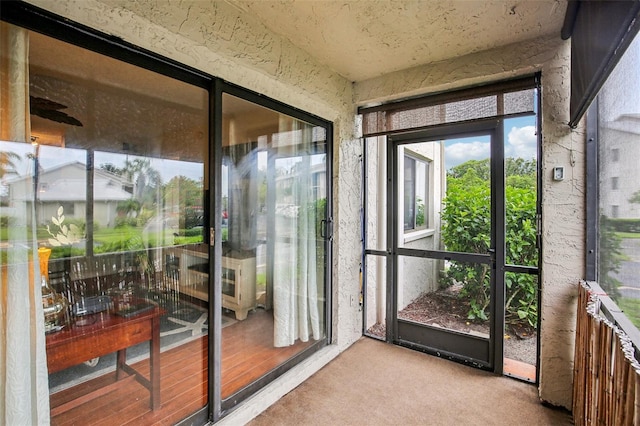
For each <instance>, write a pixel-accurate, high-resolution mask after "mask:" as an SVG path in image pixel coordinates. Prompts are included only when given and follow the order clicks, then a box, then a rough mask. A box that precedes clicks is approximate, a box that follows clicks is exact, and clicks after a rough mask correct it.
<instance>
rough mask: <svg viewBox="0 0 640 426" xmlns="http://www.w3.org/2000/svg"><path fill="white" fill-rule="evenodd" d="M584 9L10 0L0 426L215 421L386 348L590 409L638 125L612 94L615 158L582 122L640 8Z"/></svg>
mask: <svg viewBox="0 0 640 426" xmlns="http://www.w3.org/2000/svg"><path fill="white" fill-rule="evenodd" d="M588 3H592V4H593V5H596V6H593V5H592V6H584V4H583V2H574V1H569V2H567V1H552V0H550V1H543V2H523V3H513V4H507V3H505V2H502V1H499V2H489V3H486V2H483V3H482V4H480V3H478V4H473V3H465V2H457V1H453V2H446V3H442V4H437V5H435V4H431V3H429V4H427V3H426V2H425V3H423V2H410V1H407V2H381V3H370V2H360V1H356V2H345V3H338V2H321V3H317V2H297V1H290V2H254V1H217V2H200V1H193V2H186V3H185V2H167V3H157V2H120V1H93V0H91V1H65V2H53V1H48V0H30V1H24V2H22V1H18V2H3V4H2V7H1V8H0V12H1V13H2V22H1V25H2V63H1V70H2V81H1V82H0V83H1V88H2V102H1V107H2V116H1V118H2V122H1V123H0V124H1V125H0V130H1V133H0V136H1V140H2V142H1V143H2V146H1V148H0V155H1V157H0V158H1V159H2V162H1V165H2V192H1V193H0V196H1V200H0V201H1V203H0V221H1V222H0V223H2V233H0V238H1V240H0V241H1V242H2V252H1V253H0V254H1V256H2V257H1V261H2V263H1V265H2V275H1V276H0V283H2V290H3V293H2V303H1V304H0V308H1V309H2V318H3V325H2V343H3V351H2V354H3V355H2V358H1V361H2V363H1V364H2V365H0V372H1V376H0V377H1V378H2V381H3V384H4V385H5V386H3V391H2V392H3V393H2V402H1V404H2V407H3V411H4V412H5V413H6V414H5V416H6V417H5V419H4V420H5V421H6V422H7V423H15V422H16V421H17V422H20V421H22V420H24V421H26V422H27V423H34V424H36V423H46V422H49V421H50V422H51V423H54V424H65V423H73V422H76V421H78V420H79V419H83V422H84V421H85V420H86V421H88V422H89V423H90V422H91V421H90V419H91V415H92V414H91V413H95V412H96V410H100V409H104V410H106V411H103V412H108V413H109V414H108V416H109V417H106V418H105V417H104V416H102V417H101V418H100V421H102V422H105V421H108V422H111V423H123V422H128V421H134V422H137V423H139V424H154V423H159V422H164V423H172V424H175V423H180V422H184V423H185V424H186V423H190V424H193V423H195V424H204V423H206V422H208V421H213V422H217V421H220V420H222V419H224V418H225V417H226V416H229V415H230V414H233V413H235V414H237V413H240V412H241V411H243V410H244V412H246V413H249V412H254V413H255V412H259V411H261V410H263V409H265V408H266V407H268V406H269V405H270V404H271V403H273V402H274V401H276V400H277V399H278V398H279V396H281V395H283V394H285V393H286V392H288V391H289V390H291V389H292V388H294V387H295V386H296V385H297V384H298V383H300V382H301V381H304V380H305V378H306V377H309V376H310V375H311V374H313V373H314V372H316V371H318V370H319V369H320V368H322V366H324V365H326V364H327V363H328V362H329V361H330V360H332V359H334V358H335V357H337V356H338V355H339V354H340V353H341V352H342V351H344V350H346V349H347V348H348V347H349V346H350V345H351V344H353V343H354V342H355V341H356V340H358V339H359V338H361V337H362V336H363V335H366V336H368V337H371V338H376V339H380V340H383V341H386V342H390V343H396V344H400V345H404V346H409V347H412V348H414V349H418V350H421V351H424V352H428V353H433V354H437V355H439V356H443V357H446V358H449V359H452V360H454V361H458V362H462V363H465V364H469V365H472V366H474V367H478V368H481V369H484V370H488V371H492V372H494V373H496V374H498V375H507V376H512V377H514V378H515V379H518V380H523V381H526V382H530V383H531V385H532V386H537V388H538V392H539V395H540V399H541V400H542V401H544V402H545V403H549V404H551V405H554V406H559V407H564V408H567V409H571V407H572V403H573V401H574V394H573V392H572V386H573V380H574V355H575V354H574V344H575V338H576V337H575V336H576V312H577V311H578V308H577V306H576V305H577V303H576V302H577V298H578V287H579V283H580V281H581V280H584V279H590V280H596V279H598V280H599V281H600V282H601V284H603V279H604V285H603V287H604V288H605V290H606V291H607V292H608V293H610V294H611V295H614V294H615V295H620V294H621V295H622V296H624V297H622V298H619V299H616V301H618V302H619V303H622V304H624V306H625V311H627V310H629V312H633V306H634V305H635V301H634V296H633V295H634V294H635V293H634V290H633V289H631V290H630V289H629V288H630V287H633V285H632V282H633V281H634V280H633V279H631V278H628V276H627V275H625V274H626V273H627V272H628V269H626V268H629V267H630V268H633V265H634V262H635V260H633V257H632V254H630V253H632V251H629V250H631V249H629V250H627V244H631V246H633V247H635V246H634V245H633V240H634V236H635V233H636V232H638V229H640V228H638V227H635V225H634V224H635V222H637V219H638V211H637V204H638V203H637V202H636V201H634V200H636V198H637V193H636V191H638V188H634V187H633V184H631V183H629V182H631V181H633V176H636V175H634V174H633V173H635V172H631V171H629V172H626V173H625V174H618V173H616V170H615V169H616V166H615V164H614V165H613V166H612V169H605V168H604V167H603V168H600V169H598V168H597V167H595V166H593V163H592V161H593V160H594V159H595V158H597V157H598V155H599V156H600V158H601V160H600V161H601V164H605V162H604V161H605V160H604V159H605V157H606V158H607V160H606V161H610V162H611V163H616V162H618V163H624V164H625V166H624V167H627V162H628V161H627V162H625V160H629V159H634V158H637V154H638V152H637V150H635V151H634V148H633V146H632V145H633V143H632V141H633V140H634V138H633V136H629V138H628V139H629V143H624V140H626V139H624V138H622V137H618V136H608V135H619V134H624V135H634V134H636V133H634V131H633V128H634V123H635V121H634V120H635V115H636V113H637V111H636V110H634V109H633V106H630V107H629V109H627V110H624V111H622V112H616V113H614V112H611V113H610V115H607V114H609V113H608V112H606V111H609V110H611V109H612V108H611V106H610V105H612V104H613V102H612V101H610V100H608V101H607V100H605V99H614V98H615V99H622V98H624V94H618V95H615V94H613V95H612V94H611V93H612V92H611V91H609V92H607V91H604V92H602V94H601V99H602V102H600V104H599V105H600V106H601V108H602V109H601V111H600V116H601V119H602V120H604V121H603V122H602V123H601V124H600V125H601V126H602V128H603V129H609V130H603V131H602V132H601V134H600V136H599V137H601V140H600V142H599V143H600V145H599V146H600V147H601V148H602V149H603V151H601V152H600V153H597V152H596V151H593V152H591V154H590V153H589V152H588V149H593V148H591V147H593V145H592V144H589V142H593V140H594V139H591V137H592V132H593V128H592V127H588V126H587V120H589V119H593V117H595V115H596V114H595V112H593V110H592V111H591V112H590V115H589V117H591V118H588V117H587V118H584V117H583V116H584V113H585V111H586V109H587V107H588V106H589V105H590V104H592V101H593V99H594V98H595V96H596V94H597V92H598V90H599V89H600V88H601V86H602V85H603V84H604V81H605V79H606V77H608V76H609V74H610V72H611V70H612V68H613V67H614V65H615V64H616V62H617V61H619V60H620V57H621V56H622V53H623V52H624V51H626V50H628V52H633V51H634V49H633V46H634V45H633V44H631V39H632V38H633V36H635V33H636V32H637V29H636V28H635V25H636V24H635V22H636V21H635V20H634V18H635V17H637V15H638V8H637V7H636V5H635V3H633V2H632V3H630V4H629V5H627V6H624V7H623V6H620V4H624V3H620V4H619V5H618V6H617V9H615V12H611V14H610V15H611V16H609V15H607V13H604V12H602V10H601V9H598V7H599V6H598V5H599V4H600V3H599V2H588ZM590 7H593V9H590ZM432 9H433V10H432ZM467 9H468V10H467ZM612 10H614V9H612ZM601 15H602V16H609V17H610V18H611V19H613V17H615V18H616V19H619V20H618V21H616V22H619V25H616V28H618V27H619V28H620V31H617V32H616V34H608V36H611V38H610V40H611V41H610V43H609V45H608V46H607V48H603V49H602V51H598V52H597V53H598V54H597V55H593V57H594V58H595V57H597V58H599V59H602V62H598V63H596V62H595V61H594V63H590V64H587V65H585V64H580V63H578V62H576V61H579V60H580V58H584V57H586V55H585V49H586V50H588V49H589V48H592V47H593V43H592V40H589V39H587V40H586V41H584V42H582V41H581V40H584V39H581V38H580V37H584V32H585V31H584V28H585V23H586V22H590V23H593V22H592V21H590V19H592V20H594V22H595V24H594V25H596V26H595V27H594V28H598V31H601V32H602V33H604V31H605V30H604V28H606V26H605V25H604V24H605V23H606V19H603V18H597V17H598V16H601ZM432 16H441V17H442V19H436V21H437V22H441V23H442V22H445V23H446V22H447V20H456V19H468V20H469V21H467V23H468V26H466V27H465V26H463V25H460V27H461V28H462V27H465V28H466V29H464V28H462V29H460V30H455V31H454V30H452V29H451V28H450V27H449V26H447V25H444V26H442V27H436V26H434V25H435V24H433V23H431V24H429V23H425V22H423V20H422V19H421V18H420V17H424V18H425V19H426V17H432ZM594 16H596V18H593V17H594ZM341 19H344V20H343V21H341ZM385 19H388V20H393V19H395V21H393V22H395V23H394V24H393V25H391V21H387V20H385ZM412 25H413V26H415V28H414V27H412ZM456 25H458V24H456ZM599 25H602V27H600V26H599ZM323 26H326V27H327V30H326V31H322V28H323ZM403 27H405V28H403ZM411 28H414V30H411V31H409V30H410V29H411ZM434 28H438V30H434ZM386 29H389V31H390V32H388V33H384V31H386ZM338 30H339V31H338ZM561 30H562V31H563V32H564V34H562V35H561ZM434 31H435V33H434ZM368 32H379V33H380V34H382V35H384V34H386V39H387V40H388V41H392V42H389V43H386V44H385V43H382V44H376V43H378V42H380V40H381V39H383V37H382V36H380V37H378V38H374V37H371V38H370V39H369V41H368V43H369V45H368V46H367V45H359V44H358V43H362V39H361V38H358V37H359V36H361V35H362V34H366V33H368ZM412 32H413V33H415V34H414V35H413V36H410V35H409V33H412ZM503 32H504V34H503ZM383 33H384V34H383ZM487 34H488V35H489V36H490V37H488V38H483V37H484V36H485V35H487ZM572 34H573V38H572V40H569V37H570V36H571V35H572ZM598 34H600V33H598ZM356 35H358V37H356ZM480 35H483V37H480ZM323 37H324V38H325V44H321V43H318V40H321V39H322V38H323ZM475 38H478V40H484V41H483V42H484V43H485V44H482V43H478V44H475V45H472V44H466V43H467V42H469V41H473V40H474V39H475ZM351 39H353V43H349V42H348V40H351ZM432 39H433V40H432ZM463 39H464V41H465V43H463V42H462V40H463ZM416 40H417V41H418V42H419V43H418V44H419V45H420V46H422V48H421V49H419V50H415V47H416V44H413V45H411V44H410V42H415V41H416ZM438 42H440V43H443V46H444V48H442V49H435V48H434V47H433V46H435V45H436V44H437V43H438ZM404 43H406V44H407V45H408V46H409V47H407V46H404V47H407V48H408V49H410V48H411V47H410V46H413V48H414V51H413V53H412V52H411V51H409V50H407V49H405V48H403V46H402V45H403V44H404ZM580 43H582V44H580ZM630 44H631V46H632V47H631V48H629V49H627V46H629V45H630ZM340 45H344V46H342V47H343V48H342V49H341V51H340V53H339V54H337V53H332V52H331V48H330V46H336V47H335V48H336V49H337V46H340ZM611 47H613V48H611ZM372 48H373V50H368V49H372ZM608 48H611V49H608ZM376 49H377V51H376ZM359 50H360V51H365V52H367V54H368V55H369V56H367V60H366V61H364V62H359V61H358V58H361V56H358V55H359V53H358V52H359ZM447 50H450V51H451V52H454V53H448V54H445V53H444V52H445V51H447ZM357 53H358V55H356V54H357ZM579 54H581V55H582V56H579ZM572 56H573V63H572ZM576 58H578V59H576ZM572 69H573V71H574V73H573V75H572ZM576 70H580V71H581V72H580V73H577V74H579V75H581V76H582V77H583V78H584V80H579V79H576V78H577V77H576V75H575V74H576V72H575V71H576ZM588 72H591V74H589V73H588ZM589 75H590V76H591V77H592V79H589V77H588V76H589ZM612 78H613V77H612ZM629 79H631V80H633V76H631V77H629ZM569 82H571V84H570V83H569ZM610 84H611V85H615V83H610ZM578 87H579V88H581V89H582V92H580V91H579V90H577V88H578ZM607 93H609V94H608V95H607ZM606 96H609V97H608V98H606ZM605 106H606V107H605ZM605 121H606V123H605ZM594 126H595V127H598V125H594ZM615 132H618V133H615ZM607 137H609V138H610V140H616V141H618V142H619V144H620V145H621V146H615V147H611V150H613V151H611V152H609V151H608V150H607V149H608V148H607V149H605V148H604V147H608V146H609V145H608V144H609V143H613V142H603V141H604V139H603V138H607ZM623 145H624V146H623ZM613 152H616V153H617V154H613ZM607 156H609V157H607ZM616 156H617V157H616ZM614 158H617V160H614ZM607 164H608V163H607ZM627 168H628V169H629V170H632V169H633V167H631V166H628V167H627ZM625 170H627V169H626V168H625ZM598 173H600V174H601V176H605V174H606V177H607V179H606V181H607V182H608V185H609V189H611V191H618V192H616V193H607V191H606V188H601V189H600V195H601V196H600V197H592V196H593V195H596V194H597V191H596V188H597V187H598V186H599V185H600V184H599V183H598ZM456 191H458V192H456ZM474 191H475V192H474ZM470 194H471V195H470ZM634 194H636V195H634ZM456 196H458V197H461V198H459V199H456ZM464 197H467V198H464ZM607 197H609V198H607ZM615 197H617V198H615ZM634 197H636V198H634ZM456 201H459V203H458V204H456ZM471 201H473V202H474V203H475V202H477V205H476V204H472V203H471ZM519 203H520V204H519ZM598 203H601V204H600V205H598ZM585 206H586V207H585ZM472 209H474V210H473V211H474V213H473V215H474V216H473V217H474V218H475V219H477V220H476V222H477V224H478V228H471V227H470V225H469V224H470V222H468V221H467V222H464V221H461V222H459V223H460V226H454V223H458V222H456V221H457V220H459V219H461V218H463V217H466V215H471V213H469V212H470V211H471V210H472ZM603 214H604V215H606V216H605V217H601V215H603ZM603 220H604V222H602V221H603ZM599 221H600V228H598V227H597V226H596V225H597V224H598V222H599ZM596 229H600V230H601V232H600V233H596V232H595V230H596ZM456 230H457V231H456ZM592 231H593V232H592ZM607 232H610V233H612V234H613V235H614V237H612V238H613V239H612V238H609V239H606V238H604V236H605V234H606V233H607ZM514 235H515V236H517V238H518V245H516V244H515V242H514V241H515V240H514V238H516V237H514ZM606 235H609V234H606ZM465 239H467V240H465ZM612 241H613V244H618V245H617V246H615V247H613V249H614V251H613V252H615V253H616V254H620V256H619V257H617V258H615V257H614V259H613V260H611V258H607V253H613V252H611V251H608V250H610V245H609V246H608V245H607V244H611V243H612ZM596 253H597V254H598V255H597V256H596ZM607 259H608V260H607ZM630 259H631V261H630ZM607 262H609V263H607ZM625 262H626V263H625ZM629 262H631V265H629V264H628V263H629ZM597 265H600V269H599V270H598V268H597V267H596V266H597ZM598 273H599V274H600V275H597V274H598ZM607 286H609V287H607ZM449 300H456V301H458V303H459V304H460V311H459V312H458V311H456V313H457V314H459V315H458V319H461V321H459V322H458V323H456V324H455V325H454V324H452V323H448V322H446V321H445V319H444V313H445V312H444V311H447V310H448V311H450V312H449V313H451V312H452V311H453V308H451V307H450V306H449V305H447V306H448V308H447V307H446V306H445V307H444V309H443V306H444V303H445V301H449ZM434 301H435V302H434ZM433 303H436V304H435V305H434V304H433ZM436 312H437V313H438V315H433V314H434V313H436ZM629 316H630V317H631V316H632V315H629ZM435 317H437V318H436V319H434V318H435ZM632 320H633V318H632ZM630 333H631V334H632V333H633V331H631V332H630ZM523 351H524V352H523ZM363 362H364V363H366V359H365V360H363ZM26 377H29V379H28V380H27V379H25V378H26ZM16 395H30V397H29V398H26V399H21V400H20V401H16V400H15V399H14V397H15V396H16ZM256 395H259V396H260V397H259V398H256V397H255V396H256ZM239 418H240V417H239Z"/></svg>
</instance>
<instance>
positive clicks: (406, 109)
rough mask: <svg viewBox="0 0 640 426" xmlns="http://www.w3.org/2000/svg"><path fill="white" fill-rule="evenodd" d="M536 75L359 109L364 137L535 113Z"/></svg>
mask: <svg viewBox="0 0 640 426" xmlns="http://www.w3.org/2000/svg"><path fill="white" fill-rule="evenodd" d="M535 88H536V82H535V80H534V78H527V79H521V80H517V81H515V82H514V81H511V82H508V83H505V84H497V85H494V86H488V87H481V88H476V89H466V90H462V91H458V92H451V93H445V94H439V95H433V96H425V97H422V98H414V99H409V100H405V101H400V102H394V103H389V104H385V105H380V106H376V107H370V108H362V109H360V113H361V114H362V133H363V136H365V137H366V136H375V135H383V134H388V133H393V132H399V131H405V130H413V129H420V128H424V127H429V126H436V125H441V124H451V123H458V122H463V121H470V120H479V119H484V118H491V117H502V116H507V115H525V114H533V113H534V102H535Z"/></svg>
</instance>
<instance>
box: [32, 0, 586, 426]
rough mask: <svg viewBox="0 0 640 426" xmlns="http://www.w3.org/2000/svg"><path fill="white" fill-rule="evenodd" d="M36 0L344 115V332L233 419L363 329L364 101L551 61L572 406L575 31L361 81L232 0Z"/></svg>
mask: <svg viewBox="0 0 640 426" xmlns="http://www.w3.org/2000/svg"><path fill="white" fill-rule="evenodd" d="M29 2H30V3H32V4H34V5H37V6H40V7H43V8H45V9H47V10H50V11H52V12H54V13H57V14H59V15H62V16H64V17H67V18H69V19H71V20H74V21H77V22H80V23H82V24H84V25H87V26H89V27H92V28H95V29H97V30H100V31H104V32H106V33H109V34H113V35H115V36H118V37H120V38H122V39H123V40H125V41H127V42H130V43H133V44H135V45H137V46H140V47H143V48H145V49H149V50H151V51H153V52H156V53H158V54H160V55H164V56H167V57H169V58H172V59H174V60H176V61H179V62H181V63H184V64H186V65H189V66H191V67H194V68H197V69H200V70H202V71H204V72H206V73H209V74H211V75H215V76H217V77H221V78H223V79H225V80H227V81H230V82H232V83H235V84H238V85H240V86H243V87H246V88H248V89H250V90H254V91H256V92H259V93H263V94H265V95H266V96H269V97H272V98H275V99H277V100H279V101H282V102H284V103H287V104H289V105H292V106H294V107H296V108H300V109H303V110H305V111H308V112H310V113H312V114H315V115H318V116H320V117H322V118H324V119H327V120H330V121H332V122H333V123H334V164H333V166H334V168H333V170H334V176H333V181H334V202H335V204H334V205H335V210H334V212H333V215H334V223H335V225H334V231H335V234H334V236H335V238H334V246H333V248H334V258H333V259H334V264H333V289H334V295H333V301H332V303H333V304H332V307H333V340H334V343H335V344H334V345H332V346H329V347H327V348H325V349H324V350H322V351H320V353H318V354H317V355H314V356H313V357H312V358H310V359H307V360H306V361H305V362H303V363H302V364H300V365H298V366H297V367H295V368H294V369H293V370H291V371H289V372H288V373H286V374H285V375H283V376H282V377H280V378H279V379H278V380H276V381H275V382H273V383H272V384H270V385H269V386H267V387H266V388H265V389H263V390H262V391H261V392H259V394H257V395H255V396H254V397H253V398H251V399H250V400H248V401H247V402H246V403H245V404H244V405H243V406H241V407H239V408H238V409H237V410H236V411H234V412H233V413H232V414H231V415H230V416H228V417H226V418H225V419H224V421H223V423H227V424H239V423H241V422H243V421H246V420H249V419H250V418H252V417H253V416H254V415H256V414H258V413H259V412H261V411H262V410H264V409H265V408H266V407H267V406H269V405H270V404H271V403H273V402H275V401H276V400H277V399H278V398H279V397H280V396H282V395H284V394H285V393H287V392H288V391H290V390H291V389H292V388H293V387H295V386H297V385H298V384H299V383H301V382H302V381H304V380H305V379H306V378H307V377H308V376H309V375H311V374H313V373H314V372H315V371H317V370H318V369H319V368H320V367H322V366H323V365H324V364H326V363H327V362H329V361H330V360H331V359H332V358H334V357H335V356H336V355H337V354H338V353H339V352H340V351H342V350H344V349H346V348H347V347H348V346H349V345H351V344H352V343H353V342H354V341H356V340H357V339H358V338H359V337H360V336H361V330H362V312H361V311H360V309H359V306H358V304H357V303H354V304H352V303H351V299H352V297H355V298H356V300H357V294H358V293H359V264H360V255H361V243H360V216H359V215H360V201H359V200H360V187H361V176H360V163H359V161H360V160H359V155H360V153H361V143H360V141H359V139H358V138H357V136H358V135H357V134H356V128H357V126H356V117H355V112H356V107H357V106H359V105H367V104H371V103H374V102H381V101H385V100H391V99H399V98H402V97H405V96H409V95H416V94H424V93H430V92H437V91H442V90H447V89H453V88H458V87H464V86H469V85H473V84H478V83H484V82H491V81H495V80H500V79H504V78H509V77H514V76H518V75H524V74H531V73H533V72H537V71H541V72H542V87H543V92H542V102H543V103H542V105H541V111H542V132H543V133H542V134H543V157H542V173H543V177H542V181H543V192H542V204H543V217H542V232H543V241H544V246H543V257H542V270H543V275H542V331H541V346H540V349H541V360H540V397H541V398H542V399H543V400H545V401H547V402H549V403H551V404H554V405H558V406H563V407H567V408H569V407H570V406H571V397H572V393H571V390H572V372H573V369H572V360H573V342H574V333H575V303H574V302H575V296H576V295H577V283H578V280H579V279H580V278H582V275H583V270H584V262H583V258H582V256H583V255H582V254H583V253H584V208H583V206H584V152H583V149H582V147H583V146H584V134H583V132H582V131H581V130H580V129H578V130H574V131H572V130H570V129H569V127H568V126H567V121H568V111H569V69H570V45H569V43H568V42H563V41H561V40H560V39H559V37H547V38H541V39H538V40H534V41H528V42H522V43H518V44H514V45H510V46H507V47H505V48H500V49H494V50H489V51H485V52H481V53H474V54H471V55H467V56H463V57H459V58H456V59H453V60H447V61H442V62H438V63H434V64H430V65H426V66H420V67H416V68H411V69H407V70H403V71H397V72H394V73H391V74H388V75H385V76H382V77H378V78H373V79H370V80H366V81H363V82H360V83H356V84H352V83H351V82H350V81H348V80H346V79H345V78H343V77H341V76H340V75H338V74H336V73H334V72H332V71H331V70H329V69H328V68H327V67H325V66H323V64H321V63H318V62H315V61H314V60H313V59H312V58H311V57H310V56H309V55H308V54H306V53H305V52H304V51H302V50H300V49H298V48H296V47H295V46H294V45H292V44H291V43H290V42H289V41H287V40H286V39H283V38H281V37H279V36H277V35H275V34H273V33H271V32H269V31H268V30H267V29H266V28H265V27H264V26H263V25H262V24H260V23H259V22H256V21H253V20H251V19H250V18H248V17H246V16H244V15H243V14H242V12H241V11H240V10H238V9H236V8H234V7H232V6H230V5H229V4H227V3H226V2H215V6H214V7H212V8H208V9H207V10H204V9H203V10H202V11H201V13H198V12H199V11H197V10H193V8H191V9H189V10H188V11H186V10H183V9H181V8H180V5H179V4H174V3H166V2H157V1H152V0H140V1H136V2H128V1H125V0H120V1H105V2H98V1H95V0H70V1H65V2H60V1H54V0H29ZM206 3H208V2H206ZM194 7H196V8H197V2H196V3H195V6H194ZM390 60H392V59H390ZM556 165H563V166H565V170H566V174H567V178H566V179H565V180H564V181H562V182H554V181H552V179H551V175H550V173H551V169H552V168H553V166H556ZM362 362H365V363H366V360H362Z"/></svg>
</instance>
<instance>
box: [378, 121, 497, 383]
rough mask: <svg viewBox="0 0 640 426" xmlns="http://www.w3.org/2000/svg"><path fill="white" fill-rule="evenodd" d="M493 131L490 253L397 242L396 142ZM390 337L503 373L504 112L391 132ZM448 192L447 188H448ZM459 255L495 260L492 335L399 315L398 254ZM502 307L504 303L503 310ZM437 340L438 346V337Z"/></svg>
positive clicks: (481, 260)
mask: <svg viewBox="0 0 640 426" xmlns="http://www.w3.org/2000/svg"><path fill="white" fill-rule="evenodd" d="M479 135H482V136H489V137H490V141H491V142H490V153H491V155H490V169H491V178H490V187H491V249H490V250H493V252H490V253H489V254H478V253H456V252H446V251H444V250H442V251H435V250H434V251H429V250H416V249H408V248H402V247H398V237H399V235H398V229H399V228H398V223H399V222H398V221H399V218H398V214H397V210H398V209H397V208H396V207H397V206H396V204H397V203H398V185H399V184H400V182H399V181H398V158H397V152H398V149H397V147H398V146H400V145H405V144H409V143H417V142H429V141H437V140H443V139H445V138H446V139H452V138H457V137H473V136H479ZM387 142H388V143H387V159H388V161H387V176H388V185H387V200H388V201H387V253H388V256H387V304H386V309H387V312H386V314H387V315H386V318H387V324H386V329H387V341H390V342H393V343H395V344H398V345H401V346H406V347H410V348H412V349H417V350H420V351H423V352H427V353H432V354H436V355H438V356H442V357H445V358H448V359H451V360H455V361H459V362H462V363H466V364H471V365H473V366H475V367H479V368H482V369H486V370H490V371H493V372H495V373H498V374H502V372H503V362H504V361H503V349H504V342H503V335H504V321H505V318H504V305H505V286H504V276H505V275H504V272H505V260H506V259H505V256H506V255H505V250H506V245H505V194H504V186H505V177H504V121H503V119H502V118H491V119H484V120H476V121H473V122H467V123H459V124H453V125H441V126H437V127H434V128H430V129H426V130H421V131H415V132H404V133H401V134H392V135H389V136H388V140H387ZM443 195H444V194H443ZM399 256H413V257H419V258H431V259H443V260H459V261H465V262H474V263H489V264H491V278H490V287H491V290H490V304H489V312H490V323H489V326H490V336H489V339H488V340H487V339H484V338H481V337H477V336H473V335H469V334H466V333H459V332H455V331H451V330H445V329H436V328H433V327H427V326H424V325H419V324H416V323H412V322H409V321H405V320H401V319H398V315H397V302H398V285H399V283H398V257H399ZM499 307H502V309H501V310H500V308H499ZM435 342H438V346H436V345H434V344H433V343H435Z"/></svg>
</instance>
